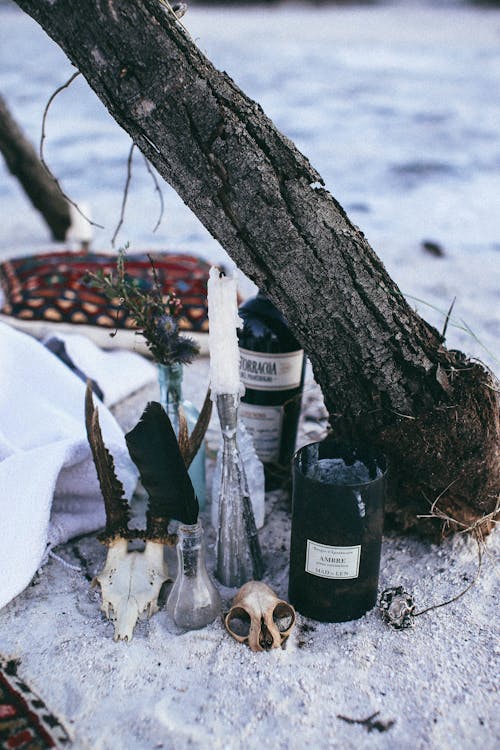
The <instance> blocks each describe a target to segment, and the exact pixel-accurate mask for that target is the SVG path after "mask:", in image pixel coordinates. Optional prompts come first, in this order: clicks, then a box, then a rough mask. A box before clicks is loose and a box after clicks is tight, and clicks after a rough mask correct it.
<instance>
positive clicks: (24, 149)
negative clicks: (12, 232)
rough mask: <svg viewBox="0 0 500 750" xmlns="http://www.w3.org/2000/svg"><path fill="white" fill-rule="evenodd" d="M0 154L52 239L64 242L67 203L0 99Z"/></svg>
mask: <svg viewBox="0 0 500 750" xmlns="http://www.w3.org/2000/svg"><path fill="white" fill-rule="evenodd" d="M0 151H1V152H2V153H3V155H4V157H5V161H6V163H7V167H8V168H9V170H10V172H11V173H12V174H13V175H14V177H17V178H18V180H19V182H20V183H21V185H22V186H23V188H24V190H25V192H26V194H27V195H28V197H29V199H30V200H31V202H32V203H33V205H34V206H35V208H36V209H38V211H40V213H41V214H42V216H43V218H44V219H45V221H46V222H47V224H48V226H49V228H50V231H51V232H52V237H53V239H54V240H64V238H65V236H66V232H67V230H68V229H69V225H70V223H71V220H70V212H69V204H68V201H67V200H66V198H65V197H64V196H63V194H62V193H61V191H60V190H59V188H58V187H57V185H56V182H55V180H54V178H53V177H52V175H50V174H49V172H47V170H46V169H45V167H44V166H43V164H42V162H41V161H40V159H39V158H38V156H37V154H36V152H35V149H34V148H33V146H32V145H31V143H30V142H29V141H28V140H27V139H26V138H25V136H24V135H23V133H22V131H21V129H20V127H19V125H17V123H16V121H15V120H14V118H13V117H12V115H11V114H10V112H9V110H8V108H7V104H6V103H5V101H4V99H3V98H2V97H1V96H0Z"/></svg>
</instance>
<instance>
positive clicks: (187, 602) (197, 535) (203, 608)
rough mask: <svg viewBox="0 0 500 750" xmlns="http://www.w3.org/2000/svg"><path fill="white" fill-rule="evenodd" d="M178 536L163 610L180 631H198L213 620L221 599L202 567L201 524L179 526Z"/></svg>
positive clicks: (218, 610)
mask: <svg viewBox="0 0 500 750" xmlns="http://www.w3.org/2000/svg"><path fill="white" fill-rule="evenodd" d="M177 533H178V536H179V541H178V542H177V562H178V569H177V578H176V579H175V583H174V585H173V587H172V591H171V592H170V595H169V597H168V599H167V606H166V609H167V612H168V614H169V615H170V616H171V618H172V619H173V621H174V622H175V624H176V625H177V626H178V627H179V628H183V629H184V630H197V629H198V628H204V627H205V625H208V624H209V623H211V622H213V621H214V620H215V618H216V617H217V615H218V614H219V613H220V611H221V598H220V594H219V592H218V591H217V589H216V588H215V586H214V584H213V583H212V581H211V580H210V577H209V575H208V573H207V569H206V567H205V553H204V546H203V528H202V525H201V522H200V521H198V523H195V524H193V525H192V526H189V525H182V524H181V525H180V526H179V528H178V531H177Z"/></svg>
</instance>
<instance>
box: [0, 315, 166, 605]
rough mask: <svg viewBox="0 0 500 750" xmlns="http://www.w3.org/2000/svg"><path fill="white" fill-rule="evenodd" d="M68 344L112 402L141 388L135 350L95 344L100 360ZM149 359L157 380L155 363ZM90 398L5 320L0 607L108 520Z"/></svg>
mask: <svg viewBox="0 0 500 750" xmlns="http://www.w3.org/2000/svg"><path fill="white" fill-rule="evenodd" d="M78 338H81V337H77V339H78ZM64 341H65V343H66V347H67V351H68V353H69V354H70V356H71V358H72V359H73V361H74V362H75V364H76V365H77V366H78V367H79V368H80V369H82V370H84V371H86V370H85V368H87V369H88V372H87V374H88V375H89V376H90V377H93V378H94V379H95V380H97V381H98V382H99V385H100V386H101V388H102V390H103V391H104V393H105V396H106V397H107V398H106V400H107V401H108V402H109V403H113V402H114V401H116V400H118V399H117V398H116V394H117V392H118V393H119V395H120V397H123V396H124V395H126V392H128V393H130V392H132V391H133V390H137V389H138V388H140V387H141V385H143V384H144V377H146V372H145V370H144V368H142V366H141V365H139V364H138V363H137V362H133V360H134V358H136V357H138V355H136V354H133V353H131V352H120V353H116V352H113V353H109V354H105V353H103V352H100V351H99V350H98V349H97V347H95V346H94V345H93V344H90V347H93V348H94V349H95V351H94V355H95V359H94V360H93V354H92V352H91V351H90V348H89V342H87V341H86V340H83V341H80V342H78V341H73V342H71V343H69V344H68V337H66V336H65V337H64ZM80 351H81V352H82V357H79V352H80ZM116 354H119V355H120V356H119V357H118V358H116V359H113V358H115V357H116ZM105 358H108V360H107V363H108V364H107V365H106V364H105ZM125 358H126V359H125ZM113 362H117V364H116V365H115V364H113ZM143 364H144V365H146V366H147V367H148V368H150V375H152V376H153V377H154V367H153V366H152V365H150V364H149V363H147V362H144V363H143ZM135 367H137V373H136V375H134V376H133V377H131V373H132V372H133V371H134V368H135ZM127 368H129V369H127ZM104 375H105V377H103V376H104ZM149 379H151V377H149ZM113 381H115V382H116V385H117V386H118V387H117V389H114V386H113ZM84 399H85V384H84V383H83V381H82V380H80V379H79V378H78V377H77V376H76V375H75V374H74V373H73V372H72V371H71V370H70V369H69V368H68V367H67V366H66V365H65V364H63V363H62V362H61V361H59V359H58V358H57V357H56V356H55V355H54V354H52V353H51V352H49V351H48V350H47V349H46V348H45V347H44V346H43V345H42V344H41V343H40V342H38V341H36V340H35V339H34V338H32V337H31V336H28V335H26V334H24V333H20V332H19V331H16V330H14V329H13V328H11V327H10V326H7V325H4V324H2V323H0V571H1V576H0V607H2V606H4V605H5V604H6V603H7V602H9V601H10V600H11V599H12V598H13V597H14V596H16V595H17V594H19V593H20V592H21V591H22V590H23V589H24V588H25V587H26V586H27V585H28V584H29V582H30V581H31V579H32V577H33V575H34V574H35V573H36V571H37V570H38V568H39V567H40V565H41V564H42V562H43V561H44V560H45V559H46V557H47V552H48V549H50V548H51V547H52V546H56V545H57V544H61V543H63V542H66V541H67V540H68V539H70V538H71V537H72V536H75V535H78V534H84V533H88V532H91V531H94V530H96V529H98V528H101V527H102V526H103V525H104V504H103V500H102V497H101V493H100V489H99V484H98V481H97V475H96V471H95V467H94V464H93V461H92V457H91V453H90V447H89V445H88V442H87V437H86V430H85V419H84ZM96 403H98V402H97V400H96ZM98 407H99V418H100V423H101V428H102V433H103V437H104V441H105V443H106V445H107V447H108V448H109V450H110V452H111V453H112V455H113V457H114V459H115V466H116V470H117V474H118V476H119V478H120V479H121V481H122V483H123V485H124V488H125V493H126V497H128V498H130V497H131V496H132V494H133V492H134V489H135V485H136V481H137V472H136V469H135V466H134V464H133V463H132V461H131V460H130V457H129V454H128V451H127V448H126V444H125V439H124V436H123V432H122V430H121V429H120V427H119V425H118V424H117V422H116V420H115V419H114V417H113V415H112V414H111V413H110V412H109V411H108V409H107V408H106V407H105V406H103V405H102V404H100V402H99V403H98Z"/></svg>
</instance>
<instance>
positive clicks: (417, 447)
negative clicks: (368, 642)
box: [17, 0, 500, 529]
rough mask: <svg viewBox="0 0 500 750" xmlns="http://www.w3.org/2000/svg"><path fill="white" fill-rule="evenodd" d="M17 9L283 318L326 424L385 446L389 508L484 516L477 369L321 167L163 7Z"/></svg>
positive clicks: (488, 407) (460, 517) (146, 2)
mask: <svg viewBox="0 0 500 750" xmlns="http://www.w3.org/2000/svg"><path fill="white" fill-rule="evenodd" d="M17 3H18V5H20V6H21V7H22V8H23V9H24V10H26V11H27V12H28V13H29V14H30V15H32V16H33V17H34V18H35V19H36V20H37V21H38V22H39V23H40V24H41V26H42V27H43V28H44V29H45V30H46V31H47V33H48V34H49V35H50V36H51V37H52V38H53V39H54V40H55V41H56V42H57V43H58V44H59V45H60V46H61V47H62V48H63V50H64V51H65V52H66V54H67V55H68V57H69V58H70V60H71V61H72V62H73V63H74V64H75V65H76V66H77V67H78V69H79V70H80V71H81V72H82V73H83V75H84V76H85V78H86V79H87V80H88V82H89V84H90V85H91V86H92V88H93V89H94V90H95V92H96V93H97V94H98V96H99V97H100V98H101V99H102V101H103V102H104V104H105V105H106V107H107V108H108V110H109V111H110V113H111V114H112V116H113V117H114V118H115V120H117V122H118V123H119V124H120V125H121V126H122V127H123V128H124V129H125V130H126V131H127V132H128V133H129V134H130V135H131V137H132V138H133V140H134V142H135V143H136V144H137V145H138V146H139V148H140V149H141V150H142V151H143V153H144V154H145V155H146V156H147V158H148V159H149V160H150V161H151V162H152V163H153V164H154V166H155V167H156V168H157V170H158V171H159V172H160V174H161V175H162V176H163V177H164V178H165V179H166V180H167V181H168V182H169V183H170V184H171V185H172V186H173V187H174V188H175V190H176V191H177V192H178V193H179V195H180V196H181V197H182V199H183V200H184V201H185V203H186V204H187V205H188V206H190V208H191V209H192V210H193V211H194V213H195V214H196V215H197V216H198V218H199V219H200V220H201V221H202V222H203V224H204V225H205V226H206V227H207V228H208V229H209V231H210V232H211V234H212V235H213V236H214V237H215V238H216V239H217V240H219V242H220V243H221V245H222V246H223V247H224V248H225V249H226V250H227V252H228V253H229V254H230V255H231V257H232V258H233V259H234V260H235V262H236V263H237V264H238V266H239V267H240V268H241V269H242V270H243V271H244V272H245V273H246V274H248V276H250V277H251V278H252V279H253V280H254V281H255V282H256V283H257V285H258V286H259V287H260V288H261V289H262V290H263V291H265V292H266V294H267V295H268V296H269V297H270V298H271V299H272V300H273V301H274V302H275V304H276V305H277V306H278V307H279V308H280V309H281V310H282V311H283V312H284V313H285V315H286V317H287V319H288V321H289V323H290V325H291V327H292V329H293V330H294V332H295V334H296V335H297V338H298V339H299V341H301V342H302V344H303V345H304V347H305V349H306V351H307V352H308V354H309V356H310V358H311V361H312V363H313V367H314V372H315V376H316V378H317V380H318V382H319V383H320V385H321V387H322V389H323V393H324V396H325V403H326V405H327V408H328V410H329V412H330V414H331V419H332V423H333V427H334V429H336V430H338V431H339V432H342V433H347V434H354V435H356V436H357V437H362V438H365V439H369V440H371V441H374V442H376V443H378V444H380V445H382V446H383V447H384V448H385V450H386V451H387V453H388V454H389V456H390V458H391V460H392V471H393V477H396V478H397V479H398V489H397V492H396V493H394V492H393V497H392V504H391V506H390V510H391V513H392V514H393V516H394V517H397V518H398V520H399V521H400V522H402V523H403V524H405V525H408V524H410V523H413V522H414V520H415V516H416V513H418V512H423V513H427V512H428V511H429V504H430V503H432V502H433V501H434V500H435V499H436V498H437V497H438V496H439V495H441V497H440V499H439V503H438V504H437V505H436V508H435V510H436V509H439V511H440V512H441V513H444V514H445V515H448V516H450V517H453V518H455V519H456V520H457V521H458V524H465V525H467V526H468V525H470V524H471V523H474V522H475V521H477V519H479V518H481V517H482V516H483V515H484V514H488V513H491V512H492V511H493V510H494V509H495V507H496V503H497V498H498V490H499V473H500V470H499V460H498V459H499V455H498V437H499V435H500V426H499V411H498V400H497V397H496V393H495V390H494V386H493V385H492V383H491V381H490V378H489V376H488V373H487V372H486V371H485V370H484V369H483V368H481V367H480V366H479V365H477V364H472V363H470V362H466V361H465V360H464V359H463V357H462V356H461V355H460V354H458V353H456V352H451V351H447V350H446V349H445V347H444V346H443V341H442V338H441V336H440V335H439V333H438V332H437V331H436V330H434V329H433V328H431V327H430V326H429V325H427V324H426V323H425V322H424V321H423V320H422V319H420V318H419V317H418V316H417V315H416V314H415V313H414V312H413V311H412V310H411V309H410V307H409V306H408V305H407V304H406V302H405V300H404V298H403V296H402V295H401V293H400V291H399V290H398V288H397V287H396V285H395V284H394V282H393V281H392V280H391V278H390V277H389V276H388V274H387V272H386V270H385V268H384V266H383V265H382V263H381V261H380V260H379V259H378V258H377V256H376V255H375V253H374V252H373V250H372V249H371V248H370V246H369V245H368V243H367V241H366V239H365V237H364V236H363V234H362V232H361V231H360V230H359V229H358V228H357V227H356V226H354V225H353V224H352V223H351V221H350V220H349V218H348V217H347V215H346V213H345V212H344V210H343V209H342V207H341V206H340V205H339V204H338V202H337V201H336V200H335V199H334V198H333V197H332V196H331V195H330V193H328V192H327V190H326V189H325V188H324V187H323V181H322V179H321V177H320V175H319V174H318V173H317V172H316V170H315V169H314V168H313V167H312V166H311V165H310V163H309V162H308V160H307V159H306V158H305V157H304V156H303V155H302V154H301V153H300V152H299V151H298V150H297V149H296V148H295V146H294V145H293V144H292V143H291V142H290V141H289V140H288V139H287V138H286V137H285V136H283V135H282V134H281V133H280V132H278V130H277V129H276V128H275V127H274V125H273V124H272V122H271V121H270V120H269V119H268V118H267V117H266V116H265V114H264V113H263V111H262V109H261V108H260V106H259V105H258V104H256V103H255V102H253V101H251V100H250V99H249V98H248V97H247V96H245V94H244V93H243V92H242V91H241V90H240V89H239V88H238V87H237V86H236V85H235V83H234V82H233V81H232V80H231V79H230V78H229V76H228V75H227V74H226V73H221V72H219V71H217V70H216V69H215V68H214V67H213V66H212V64H211V63H210V62H209V60H207V59H206V57H205V56H204V55H203V54H202V53H201V52H200V50H199V49H198V48H197V47H196V45H195V44H194V42H193V41H192V40H191V39H190V38H189V35H188V34H186V33H185V31H184V30H183V28H181V26H180V25H179V24H178V23H177V22H176V21H175V19H174V18H173V16H172V15H171V14H169V13H167V12H165V10H164V7H163V6H162V5H161V4H160V3H159V2H158V0H121V1H120V2H119V3H118V2H116V1H115V0H106V1H105V2H104V0H88V2H87V3H86V4H85V11H84V12H83V8H82V5H81V4H79V3H74V2H73V0H17ZM432 523H433V522H431V524H432ZM421 526H422V525H421ZM447 526H448V528H457V526H456V525H455V524H449V523H448V524H447ZM488 526H489V522H484V523H483V527H484V528H485V529H486V528H487V527H488ZM435 527H436V525H435V524H433V528H434V529H435ZM458 528H463V526H462V527H461V526H460V525H459V526H458Z"/></svg>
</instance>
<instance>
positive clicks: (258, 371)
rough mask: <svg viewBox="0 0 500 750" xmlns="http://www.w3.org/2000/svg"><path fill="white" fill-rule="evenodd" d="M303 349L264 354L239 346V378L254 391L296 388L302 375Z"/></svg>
mask: <svg viewBox="0 0 500 750" xmlns="http://www.w3.org/2000/svg"><path fill="white" fill-rule="evenodd" d="M303 354H304V352H303V350H302V349H298V350H297V351H295V352H285V353H282V354H264V353H263V352H254V351H250V350H249V349H242V348H241V347H240V378H241V380H242V382H243V383H244V384H245V386H247V387H248V388H252V389H253V390H255V391H286V390H289V389H291V388H298V387H299V386H300V381H301V377H302V359H303Z"/></svg>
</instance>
